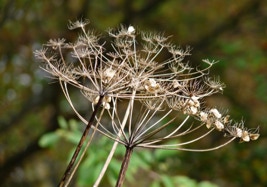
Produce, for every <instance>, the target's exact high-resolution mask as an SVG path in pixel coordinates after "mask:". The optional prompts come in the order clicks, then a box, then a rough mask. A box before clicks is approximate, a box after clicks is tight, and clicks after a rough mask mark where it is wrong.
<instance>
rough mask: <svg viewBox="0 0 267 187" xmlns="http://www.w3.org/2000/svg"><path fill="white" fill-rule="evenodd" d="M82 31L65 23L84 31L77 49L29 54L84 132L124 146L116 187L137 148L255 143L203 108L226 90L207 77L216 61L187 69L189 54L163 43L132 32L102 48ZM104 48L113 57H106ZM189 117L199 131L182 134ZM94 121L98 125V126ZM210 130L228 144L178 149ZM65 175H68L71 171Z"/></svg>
mask: <svg viewBox="0 0 267 187" xmlns="http://www.w3.org/2000/svg"><path fill="white" fill-rule="evenodd" d="M88 23H89V22H88V21H76V22H74V23H72V22H70V25H69V29H77V28H79V29H81V31H82V33H81V34H80V35H79V37H78V38H77V40H76V41H75V42H73V43H66V42H65V39H57V40H49V42H48V43H47V44H45V45H44V47H43V49H41V50H38V51H35V56H36V57H37V58H38V59H40V60H41V61H43V62H44V66H42V68H43V69H44V70H45V71H46V72H48V73H50V74H51V75H52V76H53V77H54V78H56V79H58V80H59V82H60V84H61V86H62V90H63V92H64V94H65V96H66V98H67V100H68V102H69V103H70V105H71V107H72V108H73V110H74V111H75V113H76V114H77V116H78V117H79V118H80V119H81V120H82V121H83V122H84V123H86V124H87V128H86V129H87V131H88V129H90V128H93V129H94V130H96V131H98V132H99V133H101V134H103V135H105V136H107V137H109V138H110V139H112V140H114V141H115V142H116V143H120V144H123V145H125V147H126V156H125V162H123V165H122V169H121V172H120V178H119V179H118V182H117V185H116V186H121V185H122V183H123V179H124V175H125V172H126V169H127V166H128V162H129V160H130V155H131V153H132V151H133V149H134V148H135V147H143V148H160V149H175V150H185V151H198V152H201V151H212V150H215V149H218V148H221V147H223V146H225V145H227V144H228V143H230V142H231V141H233V140H234V139H236V138H238V139H240V140H241V141H243V142H249V141H250V140H256V139H257V138H258V137H259V129H258V128H257V129H247V128H245V127H244V123H243V122H240V123H238V122H233V120H231V119H230V117H229V115H228V114H223V113H221V112H219V110H218V109H216V108H206V107H205V106H204V104H203V102H204V99H205V97H208V96H211V95H213V94H215V93H218V92H222V91H223V88H224V87H225V85H224V84H223V83H221V82H220V79H219V78H211V77H209V71H210V68H211V67H212V66H213V65H214V64H215V63H216V62H215V61H209V60H207V59H205V60H203V63H204V64H206V66H205V67H204V68H202V69H200V68H193V67H190V65H189V64H188V63H184V62H183V60H184V58H185V57H186V56H188V55H190V49H189V48H186V49H185V50H183V49H181V48H180V47H177V46H175V45H174V44H172V43H170V42H169V37H164V36H162V35H159V34H153V33H145V32H137V31H136V30H135V28H134V27H133V26H129V27H128V28H126V27H123V26H121V28H120V29H118V30H116V31H115V30H110V31H109V32H108V34H109V37H110V38H111V41H112V42H111V43H109V42H107V43H106V42H102V43H101V41H100V39H101V38H99V37H98V36H97V35H96V34H95V33H94V32H88V31H87V30H86V29H85V26H86V25H87V24H88ZM106 48H111V49H112V50H111V51H106ZM66 54H68V55H66ZM67 85H72V86H74V87H76V88H78V89H79V90H80V91H81V92H82V93H83V95H84V97H85V98H87V99H88V100H89V101H90V102H91V103H92V108H93V110H94V113H93V115H92V116H91V120H89V122H87V120H86V119H84V118H83V117H82V116H81V115H80V114H79V113H78V112H77V110H76V109H75V106H74V104H73V103H72V100H71V98H70V96H69V93H68V86H67ZM97 103H98V104H97ZM99 104H101V106H102V107H103V108H104V109H105V111H104V113H105V115H106V117H107V118H109V119H110V120H109V121H110V123H108V124H107V123H106V121H105V120H103V118H102V114H101V116H100V115H98V114H97V108H98V107H97V106H98V105H99ZM95 105H96V106H95ZM125 106H127V107H126V108H125ZM121 109H124V113H121V112H120V111H121ZM178 114H179V117H181V116H183V117H184V120H183V121H182V122H181V123H180V124H176V123H177V122H175V119H176V118H177V116H178ZM192 117H193V118H194V119H196V120H197V121H199V123H198V125H196V126H188V124H187V121H188V120H189V118H192ZM92 119H96V120H97V124H98V125H97V126H96V124H94V125H93V120H92ZM200 128H206V132H204V133H203V134H202V135H198V136H197V137H195V136H193V134H194V132H197V130H199V129H200ZM216 130H217V131H219V132H222V133H223V134H224V135H225V136H227V137H230V138H228V139H227V141H226V142H225V143H223V144H221V145H217V146H215V147H211V148H197V149H192V148H186V147H184V146H185V145H189V144H192V143H194V142H196V141H198V140H200V139H202V138H204V137H206V136H207V135H208V134H210V133H212V132H213V131H216ZM85 134H86V135H87V134H88V133H85ZM86 135H84V136H86ZM181 136H189V137H191V139H190V140H187V141H185V142H180V143H170V142H171V141H169V140H173V139H177V138H179V137H181ZM83 138H84V137H82V139H83ZM82 143H83V142H81V144H82ZM79 146H81V145H80V144H79V145H78V147H79ZM75 154H78V153H75ZM111 154H113V153H111ZM73 159H75V156H74V158H73ZM73 162H74V160H73ZM72 164H73V163H72ZM107 164H108V163H107ZM69 167H70V168H69V170H68V171H66V172H67V173H68V172H70V170H71V167H72V166H69ZM101 176H102V175H101ZM64 181H65V179H64V180H63V181H61V182H62V183H64ZM97 185H98V184H96V185H95V186H97ZM60 186H61V185H60ZM62 186H64V185H62Z"/></svg>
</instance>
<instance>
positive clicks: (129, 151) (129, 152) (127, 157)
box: [116, 147, 133, 187]
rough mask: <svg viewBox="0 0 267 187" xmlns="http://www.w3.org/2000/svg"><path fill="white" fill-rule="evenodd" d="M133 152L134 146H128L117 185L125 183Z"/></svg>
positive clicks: (118, 186) (119, 186)
mask: <svg viewBox="0 0 267 187" xmlns="http://www.w3.org/2000/svg"><path fill="white" fill-rule="evenodd" d="M132 153H133V147H126V153H125V155H124V159H123V162H122V165H121V170H120V174H119V178H118V180H117V184H116V187H121V186H122V184H123V181H124V179H125V174H126V171H127V169H128V165H129V162H130V158H131V155H132Z"/></svg>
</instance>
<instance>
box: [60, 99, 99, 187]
mask: <svg viewBox="0 0 267 187" xmlns="http://www.w3.org/2000/svg"><path fill="white" fill-rule="evenodd" d="M103 97H104V96H100V98H99V101H98V103H97V104H96V106H95V109H94V111H93V113H92V115H91V117H90V119H89V121H88V124H87V126H86V128H85V130H84V131H83V134H82V137H81V139H80V141H79V143H78V145H77V147H76V149H75V152H74V153H73V155H72V158H71V160H70V162H69V165H68V167H67V169H66V170H65V172H64V175H63V177H62V178H61V180H60V183H59V184H58V187H65V186H66V185H65V183H66V181H67V179H68V177H69V176H70V174H71V170H72V168H73V165H74V163H75V161H76V159H77V157H78V155H79V153H80V151H81V148H82V146H83V144H84V142H85V140H86V137H87V135H88V134H89V131H90V129H91V126H92V124H93V123H94V119H95V117H96V114H97V111H98V109H99V108H100V105H101V104H102V100H103Z"/></svg>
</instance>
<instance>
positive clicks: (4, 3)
mask: <svg viewBox="0 0 267 187" xmlns="http://www.w3.org/2000/svg"><path fill="white" fill-rule="evenodd" d="M266 9H267V2H266V1H260V0H241V1H231V0H225V1H217V0H202V1H196V0H187V1H184V0H183V1H176V0H150V1H142V0H136V1H130V0H112V1H110V0H109V1H104V0H90V1H88V0H78V1H77V0H65V1H64V0H53V1H52V0H47V1H29V0H0V41H1V43H0V85H1V86H0V106H1V110H0V180H1V186H3V187H10V186H27V187H31V186H43V187H50V186H55V185H56V184H57V182H58V180H59V179H60V177H61V174H62V173H63V170H64V169H65V167H66V153H69V152H70V150H71V149H73V148H74V144H70V143H69V142H70V141H75V138H73V137H71V138H70V139H68V140H67V139H66V140H65V141H63V140H62V138H60V139H59V136H58V135H55V133H54V131H55V130H56V129H58V128H59V124H61V125H62V122H60V123H58V116H64V117H65V118H66V119H72V118H74V117H75V116H74V114H73V112H72V110H70V109H69V106H68V104H67V103H66V100H65V98H64V97H63V94H62V92H61V90H60V88H59V86H58V84H56V83H55V81H54V80H50V79H48V78H47V75H46V74H45V73H44V72H43V71H42V70H41V69H40V68H39V66H40V64H38V63H37V62H36V61H35V59H34V58H33V54H32V51H33V50H35V49H39V48H40V47H41V45H42V43H44V42H46V41H48V40H49V39H50V38H66V39H67V40H68V41H72V40H73V37H74V36H75V35H74V34H73V32H72V31H68V30H67V24H68V20H76V19H80V18H87V19H89V20H90V21H91V24H90V27H91V28H93V29H95V30H96V31H97V32H104V31H105V30H106V29H107V28H109V27H116V26H118V25H119V24H121V23H122V24H126V25H129V24H131V25H134V26H135V27H136V28H140V29H142V30H148V31H156V32H164V33H165V35H171V36H172V40H173V42H174V43H176V44H177V45H179V44H180V45H181V47H185V46H186V45H190V46H191V47H192V48H193V50H192V56H191V57H189V58H187V60H188V62H189V63H192V64H194V65H195V66H198V65H199V62H200V61H201V59H206V58H209V59H211V60H213V59H214V60H218V61H220V62H219V63H218V64H217V66H215V68H214V69H213V70H212V72H211V73H212V74H214V75H219V76H220V77H221V80H222V81H223V82H225V84H226V85H227V87H226V89H225V92H224V94H223V95H219V96H217V97H212V98H209V99H208V100H207V101H206V104H207V105H215V106H218V107H221V108H222V109H225V110H229V113H230V114H231V115H232V117H233V118H235V119H237V120H239V119H241V118H243V119H244V120H245V122H246V126H248V127H250V128H252V127H256V126H258V125H259V126H260V131H261V137H260V138H259V140H258V141H256V142H253V143H249V144H239V143H237V142H236V143H232V144H231V145H229V146H227V147H226V148H224V149H222V150H218V151H214V152H211V153H203V154H193V153H186V152H181V153H177V154H176V153H166V154H170V155H169V158H168V159H165V160H164V159H163V161H162V162H161V159H159V160H158V159H156V160H157V161H159V163H153V164H152V165H150V171H151V172H153V171H158V172H160V171H164V172H163V173H164V175H163V173H161V175H160V176H162V177H163V176H167V177H168V176H169V177H170V176H173V177H174V178H175V177H177V176H187V177H188V178H187V177H186V179H185V180H187V182H186V183H187V184H189V183H192V184H194V182H193V181H198V182H199V181H212V182H213V183H216V184H217V185H218V186H228V187H239V186H253V187H261V186H266V185H267V175H266V174H267V168H266V163H267V158H266V156H265V155H266V154H267V149H266V143H267V142H266V141H267V139H266V134H267V129H266V123H267V84H266V82H267V63H266V59H267V58H266V56H267V39H266V20H267V14H266ZM52 83H55V84H52ZM71 92H72V96H74V99H75V104H76V106H77V108H78V110H79V111H81V113H83V114H84V115H85V116H86V115H88V114H90V110H88V108H89V107H88V106H87V104H88V103H87V102H86V101H84V100H82V96H81V95H79V93H77V92H75V91H74V90H71ZM70 124H71V122H70V121H67V123H66V126H68V128H70V127H69V125H70ZM60 129H64V128H63V127H60ZM80 130H81V129H80V128H79V130H77V134H78V133H80ZM56 132H57V130H56ZM74 132H76V131H75V130H73V131H72V133H74ZM57 133H58V132H57ZM44 134H45V136H46V138H43V139H42V141H43V142H42V141H41V145H43V144H45V145H49V144H50V145H51V146H52V147H50V148H49V147H48V148H45V149H44V148H42V147H40V146H39V144H38V141H39V139H40V137H45V136H44ZM59 134H60V133H59ZM65 136H68V135H67V134H66V135H65ZM72 138H73V139H72ZM99 139H101V138H100V137H99ZM217 140H218V138H217V137H216V136H214V137H212V138H211V139H209V140H207V142H203V143H205V144H208V143H209V142H213V141H217ZM55 142H57V143H56V144H55ZM122 150H123V148H122ZM142 151H143V150H142ZM136 154H138V155H139V156H140V157H141V155H142V154H139V153H136ZM150 154H151V155H152V156H154V155H155V153H154V152H151V153H147V155H150ZM157 154H159V153H157ZM161 154H165V152H164V153H161ZM147 155H145V156H144V155H143V157H142V158H140V160H141V161H139V162H142V161H143V160H144V161H143V162H144V163H148V162H147V161H146V159H145V158H147V157H149V156H147ZM88 158H89V157H88ZM84 167H85V166H84ZM117 167H118V166H117ZM155 168H157V169H155ZM82 169H83V168H81V170H82ZM141 169H142V170H144V171H148V169H147V168H142V167H141ZM138 170H139V168H138ZM139 172H140V171H139ZM116 173H117V170H116ZM140 173H141V172H140ZM143 174H144V175H141V174H140V175H139V176H138V177H139V178H142V179H140V180H138V181H146V180H147V178H146V176H147V175H146V174H145V173H143ZM152 176H153V175H152ZM85 178H86V176H85ZM139 178H138V179H139ZM106 181H108V179H106ZM158 181H160V182H158ZM173 181H178V179H177V180H176V179H173ZM173 181H172V182H173ZM179 181H183V179H181V178H180V179H179ZM190 181H191V182H190ZM103 182H105V181H103ZM153 182H155V183H156V184H155V185H163V179H162V178H157V180H153ZM166 183H168V182H167V181H166ZM145 184H146V183H144V185H142V184H140V185H139V186H145ZM197 184H198V185H200V184H201V183H197ZM151 185H152V184H151Z"/></svg>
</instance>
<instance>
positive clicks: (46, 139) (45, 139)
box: [38, 132, 60, 147]
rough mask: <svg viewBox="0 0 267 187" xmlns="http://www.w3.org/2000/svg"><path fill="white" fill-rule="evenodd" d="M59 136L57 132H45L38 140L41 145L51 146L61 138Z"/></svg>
mask: <svg viewBox="0 0 267 187" xmlns="http://www.w3.org/2000/svg"><path fill="white" fill-rule="evenodd" d="M59 138H60V137H59V136H58V135H57V134H56V133H55V132H50V133H46V134H44V135H43V136H42V137H41V138H40V139H39V141H38V144H39V146H41V147H51V146H53V145H55V143H56V142H57V141H58V140H59Z"/></svg>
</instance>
